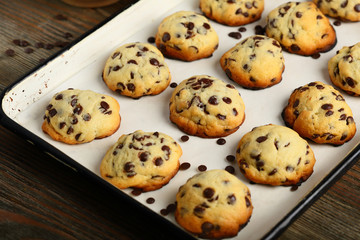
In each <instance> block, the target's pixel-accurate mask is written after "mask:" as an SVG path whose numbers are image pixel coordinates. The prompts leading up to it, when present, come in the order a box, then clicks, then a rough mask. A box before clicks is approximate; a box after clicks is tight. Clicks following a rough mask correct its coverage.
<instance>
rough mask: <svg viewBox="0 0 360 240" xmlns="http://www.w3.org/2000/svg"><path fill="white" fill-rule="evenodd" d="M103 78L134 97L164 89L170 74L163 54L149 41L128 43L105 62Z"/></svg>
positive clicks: (168, 81) (126, 94)
mask: <svg viewBox="0 0 360 240" xmlns="http://www.w3.org/2000/svg"><path fill="white" fill-rule="evenodd" d="M102 76H103V80H104V82H105V83H106V85H107V86H108V87H109V88H110V89H111V90H113V91H116V92H118V93H120V94H121V95H124V96H128V97H131V98H140V97H142V96H146V95H156V94H159V93H161V92H162V91H164V90H165V89H166V88H167V87H168V85H169V83H170V80H171V75H170V71H169V68H168V66H167V64H166V63H165V61H164V57H163V55H162V53H161V52H160V51H159V50H158V49H157V48H156V47H154V46H153V45H151V44H149V43H127V44H124V45H122V46H120V47H119V48H117V49H116V50H115V51H114V52H113V53H112V54H111V56H110V57H109V58H108V60H107V61H106V64H105V67H104V70H103V74H102Z"/></svg>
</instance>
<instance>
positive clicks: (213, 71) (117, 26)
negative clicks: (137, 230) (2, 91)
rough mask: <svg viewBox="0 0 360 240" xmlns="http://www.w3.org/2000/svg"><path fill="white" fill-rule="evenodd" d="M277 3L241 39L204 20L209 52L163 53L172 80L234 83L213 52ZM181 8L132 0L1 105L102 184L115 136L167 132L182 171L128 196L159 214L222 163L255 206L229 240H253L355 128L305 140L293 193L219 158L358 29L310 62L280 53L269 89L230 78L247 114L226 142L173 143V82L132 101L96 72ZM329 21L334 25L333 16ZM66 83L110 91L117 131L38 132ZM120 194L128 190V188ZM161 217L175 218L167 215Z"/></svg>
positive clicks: (273, 113) (344, 149)
mask: <svg viewBox="0 0 360 240" xmlns="http://www.w3.org/2000/svg"><path fill="white" fill-rule="evenodd" d="M284 2H287V0H277V1H273V0H265V10H264V12H263V15H262V18H261V20H259V21H257V22H255V23H252V24H248V25H246V26H245V27H246V29H247V31H246V32H243V33H241V34H242V38H241V39H240V40H236V39H233V38H230V37H229V36H228V33H230V32H235V31H237V29H238V28H239V27H228V26H224V25H220V24H217V23H215V22H214V21H211V24H212V26H213V27H214V28H215V30H216V31H217V33H218V35H219V38H220V44H219V48H218V49H217V50H216V51H215V53H214V54H213V56H212V57H211V58H207V59H202V60H198V61H194V62H182V61H177V60H170V59H167V60H166V62H167V63H168V65H169V68H170V71H171V75H172V82H176V83H180V82H181V81H182V80H184V79H187V78H189V77H191V76H193V75H199V74H207V75H212V76H214V77H218V78H220V79H222V80H224V81H226V82H229V83H232V84H235V83H234V82H231V81H230V80H229V79H228V78H227V77H226V75H225V73H224V72H223V71H222V69H221V67H220V64H219V59H220V57H221V56H222V54H224V53H225V52H226V51H227V50H228V49H230V48H231V47H233V46H234V45H235V44H236V43H237V42H239V41H241V40H243V39H245V38H246V37H248V36H251V35H253V34H254V27H255V26H256V25H261V26H264V25H265V17H266V16H267V14H268V13H269V11H271V10H272V9H273V8H275V7H277V6H278V5H280V4H282V3H284ZM180 10H194V11H197V12H200V9H199V8H198V1H194V0H183V1H181V0H166V1H163V0H146V1H145V0H143V1H140V2H138V3H137V4H135V5H134V6H132V7H131V8H129V9H127V10H126V11H124V12H122V13H121V14H120V15H118V16H116V17H115V18H114V19H112V20H111V21H110V22H108V23H107V24H106V25H104V26H103V27H101V28H100V29H98V30H96V31H95V32H94V33H92V34H91V35H90V36H88V37H86V38H85V39H83V40H82V41H80V42H79V43H78V44H76V45H75V46H73V47H72V48H71V49H69V50H68V51H66V52H64V53H63V54H62V55H61V56H59V57H57V58H55V59H54V60H52V61H50V62H49V63H47V65H45V66H43V67H42V68H40V69H39V70H37V71H36V72H34V73H33V74H31V75H29V76H28V77H26V78H25V79H24V80H23V81H22V82H20V83H19V84H17V85H16V86H15V87H14V88H13V89H11V90H10V91H9V92H8V93H7V94H6V96H5V97H4V99H3V102H2V106H3V110H4V112H5V113H6V114H7V115H8V116H9V117H10V118H11V119H13V120H14V121H15V122H16V123H18V124H19V125H21V126H23V127H24V128H26V129H28V130H29V131H31V132H33V133H34V134H35V135H37V136H39V137H40V138H42V139H44V140H45V141H47V142H48V143H49V144H51V145H53V146H54V147H56V148H58V149H59V150H61V151H62V152H64V153H65V154H67V155H68V156H70V157H71V158H73V159H74V160H75V161H76V162H78V163H79V164H81V165H83V166H84V167H86V168H87V169H89V170H90V171H91V172H93V173H94V174H96V175H98V176H99V181H103V182H104V184H108V183H107V182H105V181H104V180H102V179H101V178H100V175H99V165H100V162H101V159H102V157H103V156H104V154H105V152H106V151H107V149H108V148H109V147H110V146H111V145H112V144H114V143H115V142H116V141H117V139H118V138H119V137H120V135H122V134H127V133H131V132H133V131H135V130H138V129H141V130H143V131H149V132H153V131H160V132H163V133H166V134H168V135H170V136H171V137H173V138H174V139H175V140H176V141H177V142H178V143H179V144H180V145H181V147H182V149H183V156H182V157H181V159H180V162H181V163H182V162H189V163H191V167H190V168H189V169H188V170H185V171H179V172H178V174H177V175H176V176H175V177H174V178H173V179H172V180H171V181H170V183H169V184H168V185H166V186H165V187H163V188H162V189H160V190H156V191H153V192H147V193H142V194H141V195H140V196H133V198H134V199H136V200H137V201H139V202H140V203H141V204H144V205H145V206H147V207H149V208H151V209H152V210H153V211H155V212H156V213H159V214H160V210H161V209H163V208H166V206H167V205H168V204H170V203H174V202H175V195H176V193H177V190H178V188H179V187H180V186H181V185H182V184H184V183H185V181H186V180H187V179H188V178H190V177H191V176H193V175H194V174H196V173H198V172H199V171H198V170H197V167H198V166H199V165H202V164H203V165H206V166H207V168H208V170H210V169H224V168H225V167H226V166H228V165H232V166H234V167H235V169H236V173H235V174H236V176H237V177H238V178H239V179H241V180H242V181H244V182H245V183H246V184H247V185H248V187H249V188H250V191H251V195H252V203H253V206H254V211H253V215H252V217H251V221H250V222H249V224H248V225H247V226H246V227H245V228H244V229H243V230H241V231H240V232H239V234H238V236H237V237H235V238H234V239H259V238H261V237H262V236H264V234H266V233H267V232H268V231H270V230H271V229H272V228H273V227H274V226H275V225H276V224H277V223H278V222H279V221H280V220H281V219H282V218H283V217H284V216H285V215H286V214H287V213H288V212H290V211H291V210H292V209H293V208H294V207H295V206H296V205H297V203H299V202H300V201H301V200H302V199H303V198H304V197H305V196H306V195H307V194H308V193H309V192H310V191H311V190H312V189H313V188H314V187H315V186H316V185H317V184H319V182H320V181H321V180H322V179H323V178H324V177H325V176H326V175H327V174H328V173H329V172H330V171H331V170H332V169H333V168H334V167H335V166H336V165H337V164H339V163H340V162H341V161H342V160H343V158H344V156H346V155H347V153H349V152H350V151H351V149H353V148H354V147H355V146H356V145H357V144H358V143H359V142H360V134H359V130H358V132H357V134H356V135H355V137H354V138H353V139H352V140H351V141H350V142H348V143H346V144H344V145H342V146H341V147H333V146H330V145H319V144H314V143H312V142H310V146H311V147H312V149H313V150H314V152H315V156H316V159H317V162H316V164H315V168H314V173H313V175H312V176H311V177H310V178H309V179H308V180H307V181H306V182H305V183H303V184H302V185H301V186H300V187H299V189H298V190H297V191H290V188H289V187H281V186H279V187H271V186H264V185H259V184H257V185H251V184H249V181H248V180H246V179H245V178H244V177H243V176H242V174H241V173H240V171H239V169H238V167H237V165H236V163H229V162H227V161H226V159H225V158H226V156H227V155H235V148H236V145H237V143H238V141H239V140H240V138H241V137H242V136H243V135H244V134H245V133H247V132H248V131H250V130H251V129H252V128H253V127H256V126H260V125H265V124H269V123H273V124H279V125H284V123H283V120H282V118H281V111H282V109H283V108H284V107H285V105H286V103H287V100H288V98H289V96H290V94H291V92H292V91H293V90H294V89H295V88H297V87H299V86H302V85H305V84H307V83H309V82H312V81H322V82H324V83H327V84H331V81H330V79H329V76H328V72H327V62H328V60H329V59H330V58H331V57H332V56H334V55H335V54H336V51H337V50H339V49H341V48H342V47H343V46H351V45H354V44H355V43H357V42H359V41H360V31H358V30H359V29H360V22H357V23H342V24H341V26H334V28H335V30H336V32H337V39H338V43H337V45H336V46H335V48H334V49H332V50H331V51H329V52H327V53H323V54H321V57H320V58H319V59H317V60H315V59H313V58H311V57H303V56H298V55H293V54H289V53H286V52H284V58H285V71H284V73H283V80H282V82H281V83H279V84H277V85H275V86H273V87H271V88H268V89H264V90H257V91H254V90H247V89H243V88H241V87H240V86H238V85H236V84H235V85H236V86H237V89H238V91H239V92H240V93H241V96H242V98H243V100H244V102H245V106H246V110H245V113H246V119H245V122H244V124H243V125H242V126H241V127H240V129H239V130H238V131H237V132H235V133H234V134H232V135H230V136H228V137H226V138H225V139H226V144H225V145H222V146H220V145H218V144H217V143H216V140H217V139H201V138H198V137H193V136H190V140H189V141H188V142H184V143H183V142H181V141H180V137H181V136H182V135H184V133H183V132H181V131H180V130H179V129H178V128H177V127H176V126H175V125H174V124H172V123H171V122H170V121H169V109H168V105H169V98H170V96H171V93H172V91H173V89H172V88H170V87H169V88H167V89H166V90H165V91H164V92H163V93H161V94H160V95H157V96H146V97H143V98H141V99H139V100H133V99H130V98H127V97H122V96H120V95H118V94H116V93H114V92H112V91H110V90H109V89H108V88H107V87H106V85H105V84H104V82H103V81H102V78H101V72H102V69H103V66H104V63H105V60H106V59H107V58H108V56H109V55H110V54H111V53H112V51H113V50H115V49H116V48H117V47H118V46H120V45H122V44H125V43H129V42H147V39H148V37H150V36H155V33H156V29H157V26H158V25H159V23H160V22H161V20H162V19H163V18H164V17H165V16H167V15H170V14H172V13H174V12H176V11H180ZM330 21H331V23H333V22H334V19H330ZM70 87H72V88H79V89H84V90H85V89H91V90H94V91H96V92H99V93H104V94H108V95H111V96H113V97H115V98H116V99H117V100H118V101H119V103H120V106H121V109H120V114H121V117H122V122H121V126H120V128H119V130H118V131H117V132H116V133H115V134H113V135H112V136H110V137H108V138H105V139H101V140H95V141H93V142H91V143H87V144H82V145H76V146H70V145H66V144H63V143H60V142H55V141H53V140H52V139H51V138H50V137H49V136H47V135H45V134H44V133H43V132H42V131H41V124H42V121H43V115H44V111H45V108H46V106H47V104H48V102H49V101H50V99H51V97H52V96H53V95H54V94H55V93H57V92H59V91H62V90H64V89H67V88H70ZM343 95H344V97H345V99H346V102H347V103H348V104H349V105H350V107H351V108H352V110H353V113H354V119H355V122H356V126H357V128H358V129H359V122H360V104H359V103H360V99H359V97H357V98H356V97H352V96H349V95H347V94H345V93H343ZM114 190H116V189H115V188H114ZM116 191H117V190H116ZM124 192H125V193H127V194H129V195H130V196H132V195H131V193H130V190H125V191H124ZM149 197H153V198H155V203H154V204H147V203H146V199H147V198H149ZM166 218H167V219H169V220H170V221H172V222H174V223H175V224H176V222H175V220H174V217H173V214H170V215H168V216H166Z"/></svg>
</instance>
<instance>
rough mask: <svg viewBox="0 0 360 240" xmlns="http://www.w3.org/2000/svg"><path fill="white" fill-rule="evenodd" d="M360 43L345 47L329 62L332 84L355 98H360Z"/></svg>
mask: <svg viewBox="0 0 360 240" xmlns="http://www.w3.org/2000/svg"><path fill="white" fill-rule="evenodd" d="M359 68H360V42H359V43H357V44H355V45H353V46H350V47H343V48H342V49H341V50H340V51H338V52H337V53H336V55H335V56H334V57H332V58H331V59H330V60H329V62H328V70H329V75H330V79H331V81H332V83H333V84H334V85H335V86H337V87H339V88H341V89H342V90H344V91H345V92H347V93H348V94H350V95H353V96H360V71H359Z"/></svg>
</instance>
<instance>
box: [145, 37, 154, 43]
mask: <svg viewBox="0 0 360 240" xmlns="http://www.w3.org/2000/svg"><path fill="white" fill-rule="evenodd" d="M147 41H148V43H155V37H149V38H148V39H147Z"/></svg>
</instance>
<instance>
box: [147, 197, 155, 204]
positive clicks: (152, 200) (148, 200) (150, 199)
mask: <svg viewBox="0 0 360 240" xmlns="http://www.w3.org/2000/svg"><path fill="white" fill-rule="evenodd" d="M154 202H155V198H152V197H149V198H147V199H146V203H148V204H153V203H154Z"/></svg>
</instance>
